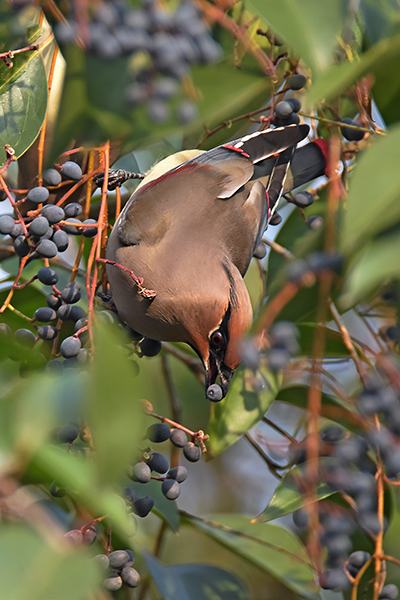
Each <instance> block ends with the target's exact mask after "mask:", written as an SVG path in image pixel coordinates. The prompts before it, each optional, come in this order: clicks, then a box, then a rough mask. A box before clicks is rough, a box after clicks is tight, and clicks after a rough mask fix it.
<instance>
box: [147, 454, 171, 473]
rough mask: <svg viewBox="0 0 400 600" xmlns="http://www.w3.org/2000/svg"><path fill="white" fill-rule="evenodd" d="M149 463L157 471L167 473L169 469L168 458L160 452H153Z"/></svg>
mask: <svg viewBox="0 0 400 600" xmlns="http://www.w3.org/2000/svg"><path fill="white" fill-rule="evenodd" d="M147 464H148V465H149V467H150V469H151V470H152V471H156V472H157V473H161V474H162V473H166V472H167V471H168V469H169V462H168V459H167V458H166V457H165V456H164V455H163V454H160V453H159V452H153V454H152V455H151V456H150V458H149V459H148V460H147Z"/></svg>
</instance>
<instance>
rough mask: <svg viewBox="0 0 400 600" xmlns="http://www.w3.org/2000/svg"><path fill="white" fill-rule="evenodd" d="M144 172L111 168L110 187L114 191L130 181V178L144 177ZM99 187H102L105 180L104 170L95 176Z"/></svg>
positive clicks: (109, 171)
mask: <svg viewBox="0 0 400 600" xmlns="http://www.w3.org/2000/svg"><path fill="white" fill-rule="evenodd" d="M144 178H145V175H143V173H134V172H133V171H125V170H124V169H109V170H108V186H107V187H108V189H109V190H110V191H111V192H112V191H113V190H115V188H117V187H120V186H121V185H123V184H124V183H125V181H128V179H144ZM93 181H94V183H95V184H96V185H97V187H102V185H103V182H104V171H102V172H101V173H99V174H98V175H95V177H93Z"/></svg>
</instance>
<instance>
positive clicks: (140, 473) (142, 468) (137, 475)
mask: <svg viewBox="0 0 400 600" xmlns="http://www.w3.org/2000/svg"><path fill="white" fill-rule="evenodd" d="M129 478H130V479H132V481H138V482H139V483H147V482H148V481H150V479H151V469H150V467H149V465H147V464H146V463H144V462H139V463H136V465H134V466H133V467H132V471H131V472H130V473H129Z"/></svg>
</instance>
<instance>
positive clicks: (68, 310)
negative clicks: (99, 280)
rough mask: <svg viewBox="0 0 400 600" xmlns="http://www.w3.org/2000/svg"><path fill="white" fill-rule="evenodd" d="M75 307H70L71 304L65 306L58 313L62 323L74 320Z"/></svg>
mask: <svg viewBox="0 0 400 600" xmlns="http://www.w3.org/2000/svg"><path fill="white" fill-rule="evenodd" d="M74 308H75V307H74V306H70V305H69V304H63V305H62V306H60V308H59V309H58V311H57V316H58V318H59V319H61V321H73V318H72V310H73V309H74Z"/></svg>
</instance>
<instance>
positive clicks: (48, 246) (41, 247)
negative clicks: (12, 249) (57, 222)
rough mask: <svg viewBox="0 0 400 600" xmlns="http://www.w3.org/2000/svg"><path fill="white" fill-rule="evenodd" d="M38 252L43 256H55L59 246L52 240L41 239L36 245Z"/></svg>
mask: <svg viewBox="0 0 400 600" xmlns="http://www.w3.org/2000/svg"><path fill="white" fill-rule="evenodd" d="M36 252H37V253H38V254H39V255H40V256H43V258H54V257H55V256H57V252H58V249H57V246H56V245H55V243H54V242H52V241H51V240H41V241H40V242H39V244H38V245H37V246H36Z"/></svg>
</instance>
